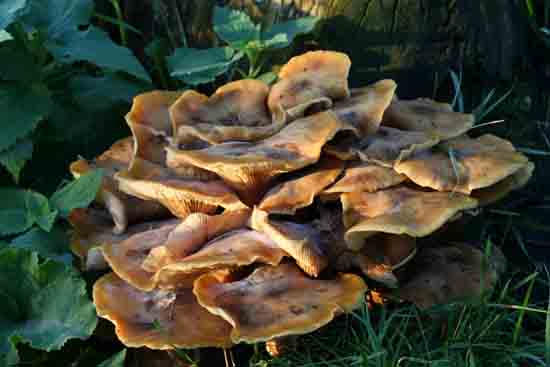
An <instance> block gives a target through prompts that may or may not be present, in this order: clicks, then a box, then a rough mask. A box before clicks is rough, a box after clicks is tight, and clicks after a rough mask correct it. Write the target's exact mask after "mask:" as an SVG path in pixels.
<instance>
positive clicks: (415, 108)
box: [382, 98, 474, 140]
mask: <svg viewBox="0 0 550 367" xmlns="http://www.w3.org/2000/svg"><path fill="white" fill-rule="evenodd" d="M382 125H385V126H390V127H394V128H397V129H401V130H407V131H425V132H430V133H432V134H435V135H436V136H437V137H438V138H439V139H441V140H447V139H450V138H453V137H455V136H459V135H462V134H464V133H465V132H467V131H468V130H470V129H471V128H472V126H473V125H474V115H472V114H466V113H460V112H453V109H452V107H451V105H449V104H447V103H440V102H436V101H433V100H431V99H428V98H419V99H415V100H410V101H404V100H399V99H397V98H395V99H394V100H393V102H392V103H391V104H390V106H389V107H388V109H387V110H386V112H385V113H384V119H383V122H382Z"/></svg>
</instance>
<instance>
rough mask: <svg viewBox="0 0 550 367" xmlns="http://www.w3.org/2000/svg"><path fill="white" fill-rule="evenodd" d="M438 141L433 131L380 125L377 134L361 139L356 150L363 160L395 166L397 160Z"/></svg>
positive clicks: (429, 146)
mask: <svg viewBox="0 0 550 367" xmlns="http://www.w3.org/2000/svg"><path fill="white" fill-rule="evenodd" d="M437 143H439V138H437V137H436V136H435V135H434V134H433V133H431V132H424V131H405V130H399V129H394V128H391V127H386V126H380V128H379V129H378V131H377V132H376V133H375V134H373V135H369V136H365V137H363V139H361V142H360V143H359V144H358V147H357V150H356V151H357V154H358V155H359V158H360V159H361V160H362V161H365V162H370V163H376V164H378V165H381V166H386V167H393V165H394V164H395V163H396V162H400V161H401V160H403V159H405V158H407V157H410V156H411V155H413V154H414V153H416V152H419V151H422V150H425V149H428V148H431V147H433V146H434V145H436V144H437Z"/></svg>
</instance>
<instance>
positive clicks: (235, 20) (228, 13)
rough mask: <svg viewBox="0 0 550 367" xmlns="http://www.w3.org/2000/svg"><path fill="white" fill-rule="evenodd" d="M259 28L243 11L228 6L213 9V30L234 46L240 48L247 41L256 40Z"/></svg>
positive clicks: (258, 36)
mask: <svg viewBox="0 0 550 367" xmlns="http://www.w3.org/2000/svg"><path fill="white" fill-rule="evenodd" d="M260 28H261V27H260V25H259V24H254V22H253V21H252V20H251V19H250V17H249V16H248V15H247V14H246V13H245V12H242V11H238V10H233V9H231V8H229V7H218V6H216V7H215V9H214V31H215V32H216V33H217V34H218V36H220V38H221V39H222V40H224V41H225V42H227V43H228V44H229V45H231V46H232V47H234V48H238V49H241V48H243V47H244V46H245V45H246V44H247V43H248V42H250V41H255V40H258V39H259V38H260Z"/></svg>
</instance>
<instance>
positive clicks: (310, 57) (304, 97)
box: [267, 51, 351, 120]
mask: <svg viewBox="0 0 550 367" xmlns="http://www.w3.org/2000/svg"><path fill="white" fill-rule="evenodd" d="M350 67H351V61H350V59H349V57H348V56H347V55H346V54H343V53H340V52H334V51H310V52H306V53H304V54H302V55H299V56H295V57H293V58H291V59H290V60H289V62H288V63H286V65H284V66H283V67H282V68H281V70H280V71H279V81H278V82H277V83H275V84H274V85H273V86H272V87H271V91H270V92H269V97H268V100H267V104H268V106H269V109H270V110H271V113H272V115H273V116H276V119H277V120H278V119H280V118H285V119H294V118H299V117H302V116H304V114H305V112H306V111H307V110H308V108H309V107H312V106H314V105H321V106H322V107H321V108H322V109H327V108H330V106H331V105H332V100H337V99H342V98H348V97H349V95H350V92H349V89H348V74H349V69H350Z"/></svg>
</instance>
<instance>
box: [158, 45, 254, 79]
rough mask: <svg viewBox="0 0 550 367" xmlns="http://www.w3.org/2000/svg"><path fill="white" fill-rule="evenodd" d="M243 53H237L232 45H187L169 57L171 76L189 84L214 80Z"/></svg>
mask: <svg viewBox="0 0 550 367" xmlns="http://www.w3.org/2000/svg"><path fill="white" fill-rule="evenodd" d="M242 55H243V54H242V53H240V52H237V53H235V51H234V50H233V49H232V48H230V47H220V48H208V49H204V50H199V49H195V48H187V47H185V48H178V49H176V51H175V53H174V55H172V56H169V57H168V58H167V59H168V67H169V68H170V75H171V76H173V77H175V78H178V79H180V80H182V81H184V82H185V83H187V84H190V85H198V84H203V83H209V82H212V81H214V80H215V79H216V77H217V76H218V75H220V74H223V73H225V72H226V71H227V70H228V68H229V66H230V65H231V63H233V62H235V61H236V60H238V59H239V58H241V57H242Z"/></svg>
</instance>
